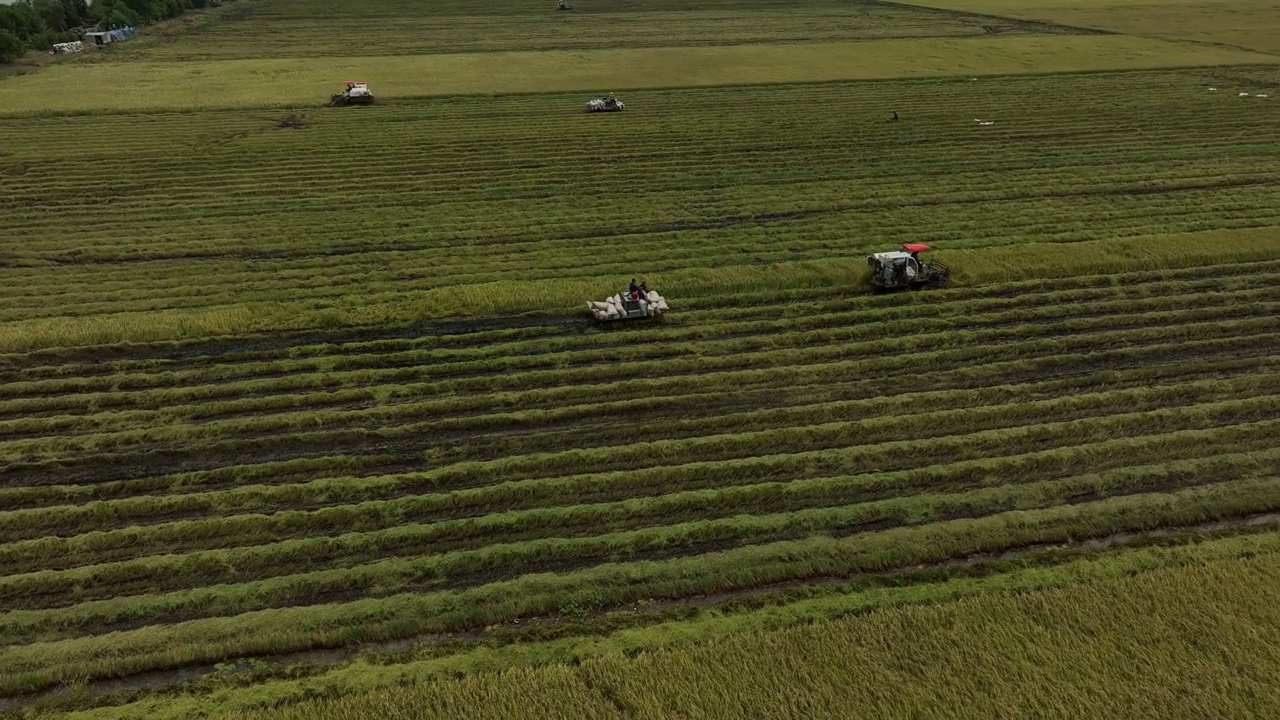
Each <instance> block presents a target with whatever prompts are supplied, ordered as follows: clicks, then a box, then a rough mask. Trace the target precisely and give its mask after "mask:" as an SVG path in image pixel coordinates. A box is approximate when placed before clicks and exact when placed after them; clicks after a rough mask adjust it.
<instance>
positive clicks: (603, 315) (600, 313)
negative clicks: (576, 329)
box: [591, 310, 609, 320]
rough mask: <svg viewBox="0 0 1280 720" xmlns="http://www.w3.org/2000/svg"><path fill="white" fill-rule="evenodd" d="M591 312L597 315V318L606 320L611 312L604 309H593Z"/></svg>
mask: <svg viewBox="0 0 1280 720" xmlns="http://www.w3.org/2000/svg"><path fill="white" fill-rule="evenodd" d="M591 314H592V315H595V316H596V319H597V320H606V319H608V317H609V313H607V312H605V311H603V310H592V311H591Z"/></svg>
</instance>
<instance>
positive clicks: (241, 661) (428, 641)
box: [0, 512, 1280, 712]
mask: <svg viewBox="0 0 1280 720" xmlns="http://www.w3.org/2000/svg"><path fill="white" fill-rule="evenodd" d="M1264 525H1280V512H1270V513H1261V514H1257V515H1251V516H1246V517H1242V518H1236V519H1232V520H1215V521H1212V522H1206V523H1200V524H1196V525H1187V526H1178V527H1161V528H1155V529H1152V530H1145V531H1137V532H1121V533H1115V534H1112V535H1107V536H1104V537H1098V538H1089V539H1085V540H1077V541H1071V542H1065V543H1045V544H1042V545H1026V546H1022V547H1018V548H1013V549H1010V550H1005V551H1002V552H995V553H980V554H974V555H969V556H966V557H963V558H955V559H951V560H943V561H940V562H935V563H925V564H921V565H916V566H912V567H911V568H910V569H914V570H941V569H947V568H954V567H964V566H969V565H975V564H978V563H985V562H993V561H994V562H1001V561H1009V560H1017V559H1018V558H1020V557H1022V556H1024V555H1026V554H1027V553H1029V552H1031V551H1033V550H1045V549H1056V548H1068V547H1083V548H1088V549H1102V548H1108V547H1112V546H1115V545H1123V544H1125V543H1129V542H1132V541H1134V540H1139V539H1151V538H1160V537H1165V536H1168V535H1172V534H1174V533H1186V532H1214V531H1219V530H1225V529H1228V528H1231V527H1261V526H1264ZM853 577H855V575H842V576H833V577H824V578H811V579H804V580H790V581H786V582H780V583H774V584H771V585H760V586H756V587H752V588H746V589H742V590H730V591H725V592H720V593H709V594H705V595H697V596H692V597H684V598H678V599H665V600H657V601H653V602H647V603H640V604H637V605H635V606H633V607H635V608H640V609H643V610H645V611H650V612H655V611H661V610H669V609H673V608H677V607H688V606H708V605H718V604H721V603H724V602H728V601H730V600H737V599H742V598H751V597H759V596H763V595H770V594H773V593H777V592H779V591H783V590H787V589H790V588H801V587H823V586H831V585H842V584H845V583H848V582H849V581H850V580H851V579H852V578H853ZM605 612H608V611H605ZM598 614H604V613H598ZM557 622H558V621H557V620H556V619H555V618H551V617H545V618H524V619H520V620H515V621H512V622H511V623H509V625H510V626H520V625H528V624H536V623H542V624H555V623H557ZM496 627H497V626H490V627H486V628H484V629H478V630H468V631H461V632H455V633H447V634H444V633H436V634H430V635H419V636H415V637H410V638H402V639H399V640H388V641H385V642H376V643H366V644H363V645H359V646H354V647H342V648H327V649H313V650H303V651H299V652H293V653H283V654H280V655H271V656H262V657H257V658H238V659H235V660H229V661H226V662H223V663H219V664H216V665H215V664H205V665H193V666H189V667H185V668H177V669H174V670H164V671H159V672H150V673H140V674H137V675H132V676H129V677H125V678H112V679H103V680H95V681H93V682H90V683H88V684H87V685H83V686H80V687H79V688H75V689H73V688H72V687H69V686H63V687H59V688H56V689H53V690H47V691H44V692H41V693H37V694H33V695H26V696H22V697H8V698H0V712H2V711H5V710H10V709H14V708H21V707H27V706H31V705H34V704H36V703H39V702H41V701H56V700H65V699H68V698H70V697H72V695H73V693H74V694H78V695H80V696H81V697H89V698H100V697H104V696H108V695H112V694H115V693H128V692H136V691H143V690H146V691H162V690H167V689H176V687H177V686H179V685H181V684H183V683H187V682H191V681H194V680H201V679H206V678H210V677H214V676H223V677H232V676H235V675H241V674H244V673H246V672H252V671H253V670H257V669H262V668H264V667H281V666H289V665H319V666H326V665H337V664H339V663H343V662H346V661H349V660H352V659H354V658H356V657H357V656H359V655H361V654H363V653H367V652H395V651H400V650H409V649H411V648H414V647H420V646H423V645H433V644H434V645H439V644H443V643H447V642H458V641H462V642H469V641H475V640H479V639H481V638H484V637H486V636H488V635H491V634H492V633H493V632H494V629H495V628H496Z"/></svg>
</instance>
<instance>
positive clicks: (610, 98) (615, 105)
mask: <svg viewBox="0 0 1280 720" xmlns="http://www.w3.org/2000/svg"><path fill="white" fill-rule="evenodd" d="M623 107H624V106H623V104H622V101H621V100H619V99H618V98H617V97H616V96H615V95H614V94H613V93H609V94H608V95H605V96H604V97H602V98H596V99H595V100H592V101H590V102H588V103H587V112H619V111H621V110H622V108H623Z"/></svg>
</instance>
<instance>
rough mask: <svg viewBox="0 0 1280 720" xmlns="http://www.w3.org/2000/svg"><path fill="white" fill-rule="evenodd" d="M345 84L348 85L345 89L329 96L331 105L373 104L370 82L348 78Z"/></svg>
mask: <svg viewBox="0 0 1280 720" xmlns="http://www.w3.org/2000/svg"><path fill="white" fill-rule="evenodd" d="M344 84H345V85H346V89H345V90H343V91H342V92H341V93H339V94H337V95H330V96H329V105H330V106H331V107H340V106H342V105H372V104H373V93H372V92H370V91H369V83H364V82H359V81H357V80H348V81H346V83H344Z"/></svg>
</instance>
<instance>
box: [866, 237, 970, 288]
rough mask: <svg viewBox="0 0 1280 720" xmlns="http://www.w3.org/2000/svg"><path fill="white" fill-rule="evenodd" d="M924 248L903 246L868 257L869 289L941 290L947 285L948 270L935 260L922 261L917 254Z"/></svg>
mask: <svg viewBox="0 0 1280 720" xmlns="http://www.w3.org/2000/svg"><path fill="white" fill-rule="evenodd" d="M928 249H929V246H928V245H924V244H921V243H907V244H905V245H903V246H902V249H901V250H894V251H891V252H882V253H874V254H872V255H868V256H867V264H868V265H870V266H871V285H872V290H873V291H875V292H884V291H886V290H902V289H908V290H919V289H921V288H926V287H945V286H946V285H947V284H949V283H950V282H951V268H949V267H947V266H946V265H943V264H942V263H940V262H938V261H937V260H924V259H922V258H921V257H920V253H922V252H924V251H926V250H928Z"/></svg>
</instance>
